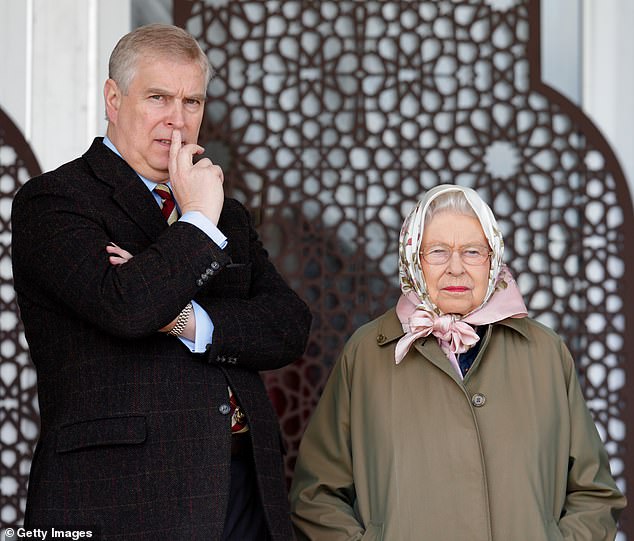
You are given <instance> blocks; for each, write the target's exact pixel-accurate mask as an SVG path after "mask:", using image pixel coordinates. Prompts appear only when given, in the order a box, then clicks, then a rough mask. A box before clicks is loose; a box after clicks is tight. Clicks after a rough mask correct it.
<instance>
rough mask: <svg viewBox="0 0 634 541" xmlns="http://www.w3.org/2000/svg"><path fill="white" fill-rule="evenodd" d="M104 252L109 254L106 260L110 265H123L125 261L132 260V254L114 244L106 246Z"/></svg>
mask: <svg viewBox="0 0 634 541" xmlns="http://www.w3.org/2000/svg"><path fill="white" fill-rule="evenodd" d="M106 252H108V253H109V254H110V257H109V258H108V260H109V261H110V264H111V265H115V266H116V265H123V264H124V263H125V262H126V261H130V259H132V254H131V253H130V252H128V251H127V250H124V249H123V248H121V247H120V246H117V245H116V244H115V243H114V242H111V243H110V244H108V246H106Z"/></svg>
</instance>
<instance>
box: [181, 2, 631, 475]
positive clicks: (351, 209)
mask: <svg viewBox="0 0 634 541" xmlns="http://www.w3.org/2000/svg"><path fill="white" fill-rule="evenodd" d="M174 10H175V11H174V13H175V21H176V24H179V25H181V26H183V27H185V28H186V29H187V30H189V31H190V32H191V33H193V34H194V35H195V36H196V37H197V38H198V39H199V40H200V42H201V44H202V45H203V47H204V49H205V50H206V52H207V54H208V56H209V59H210V60H211V62H212V64H213V65H214V66H215V68H216V69H217V71H218V76H217V77H216V78H215V79H214V80H213V81H212V83H211V85H210V88H209V102H208V106H207V115H206V123H205V125H204V127H203V132H202V140H203V142H204V144H205V145H206V147H207V149H208V151H209V153H210V154H211V156H212V157H214V158H215V159H216V160H217V161H219V162H220V163H221V164H222V165H223V166H224V167H225V170H226V175H225V178H226V186H227V188H228V191H229V192H230V193H231V194H232V195H234V196H236V197H238V198H239V199H241V200H242V201H243V202H245V203H246V204H247V205H248V206H250V207H251V208H254V209H258V210H259V214H260V216H261V220H262V224H261V227H260V231H261V233H262V236H263V239H264V242H265V244H266V246H267V247H268V248H269V249H270V251H271V254H272V256H273V258H274V260H275V262H276V264H277V266H278V267H279V269H280V270H281V271H282V273H283V274H284V275H285V276H286V277H287V279H288V280H289V281H290V283H291V284H292V285H293V286H294V287H295V288H296V290H297V291H298V292H299V293H300V294H301V295H302V296H303V298H304V299H306V300H307V301H308V303H309V304H310V306H311V307H312V310H313V314H314V317H315V322H314V325H313V330H312V336H311V340H310V345H309V347H308V350H307V352H306V355H305V357H304V358H303V359H301V360H300V361H299V362H298V363H297V364H295V365H293V366H290V367H288V368H286V369H284V370H281V371H279V372H277V373H274V374H270V375H266V376H265V377H266V381H267V384H268V386H269V388H270V390H271V394H272V396H273V397H274V399H275V401H276V404H277V405H278V411H279V413H280V417H281V420H282V424H283V427H284V430H285V435H286V437H287V439H288V441H289V444H290V447H291V450H290V453H289V456H288V463H287V465H288V468H289V471H290V470H292V467H293V463H294V459H295V452H296V447H297V445H298V442H299V439H300V436H301V433H302V431H303V427H304V425H305V422H306V420H307V418H308V416H309V415H310V413H311V411H312V409H313V406H314V404H315V402H316V400H317V399H318V395H319V392H320V390H321V388H322V386H323V384H324V382H325V379H326V377H327V375H328V372H329V369H330V367H331V365H332V363H333V361H334V359H335V358H336V355H337V354H338V352H339V351H340V349H341V347H342V346H343V344H344V341H345V340H346V339H347V337H348V336H349V335H350V333H351V332H352V331H353V330H354V329H355V328H356V327H357V326H358V325H360V324H361V323H363V322H365V321H367V320H369V319H370V318H372V317H375V316H376V315H378V314H379V313H381V312H382V311H384V310H385V309H387V308H388V307H389V306H391V305H393V303H394V302H395V300H396V297H397V295H398V282H397V258H396V252H397V234H398V230H399V228H400V225H401V222H402V219H403V217H404V215H405V213H406V212H408V211H409V209H410V208H411V207H412V206H413V204H414V202H415V200H416V199H417V197H418V196H419V194H420V193H421V192H423V191H424V190H426V189H428V188H431V187H432V186H434V185H436V184H438V183H440V182H449V183H456V184H461V185H466V186H471V187H474V188H476V189H477V190H478V191H479V193H481V194H482V195H483V197H484V198H485V199H486V200H487V201H488V202H489V203H490V204H491V206H492V207H493V209H494V212H495V214H496V215H497V217H498V218H499V221H500V223H501V226H502V227H503V230H504V233H505V238H506V241H507V242H506V243H507V261H509V262H510V265H511V267H512V269H513V270H514V272H515V274H516V276H517V278H518V281H519V284H520V287H521V290H522V292H523V294H524V295H525V297H526V300H527V304H528V306H529V309H530V312H531V315H532V316H534V317H536V318H537V319H539V320H541V321H542V322H544V323H546V324H548V325H550V326H551V327H553V328H554V329H556V330H557V331H558V332H559V333H560V334H562V335H563V336H564V337H565V339H566V341H567V343H568V344H569V346H570V348H571V350H572V352H573V354H574V356H575V359H576V362H577V364H578V368H579V372H580V373H581V376H582V380H583V384H584V387H585V393H586V397H587V399H588V403H589V406H590V408H591V409H592V412H593V414H594V416H595V419H596V421H597V425H598V427H599V430H600V432H601V435H602V436H603V438H604V440H605V441H606V444H607V447H608V450H609V453H610V456H611V460H612V467H613V470H614V473H615V474H616V476H617V477H618V478H619V483H620V484H621V486H624V482H625V479H624V462H625V457H624V442H625V438H626V431H625V423H624V415H625V412H624V397H623V385H624V383H625V372H624V370H625V351H626V341H627V340H628V339H627V337H626V336H625V319H626V312H627V311H628V308H627V302H626V297H625V284H624V271H625V261H626V259H627V260H628V261H629V262H631V259H632V250H631V248H628V246H627V245H626V244H625V230H626V228H627V226H629V227H630V228H631V227H632V209H631V202H630V201H631V200H630V196H629V193H628V190H627V188H626V185H625V180H624V178H623V174H622V171H621V169H620V168H619V165H618V163H617V162H616V160H615V159H614V156H613V154H612V152H611V151H610V149H609V147H608V146H607V144H606V143H605V141H604V139H603V138H602V137H601V135H600V134H599V133H598V131H597V130H596V129H595V128H594V126H593V125H592V124H591V122H590V121H589V120H588V119H587V118H586V117H584V115H583V114H582V112H581V111H580V110H578V109H576V108H575V107H573V106H572V105H571V104H570V103H569V102H567V101H566V100H565V99H564V98H562V97H561V96H559V95H557V94H556V93H555V92H554V91H552V90H551V89H548V88H547V87H545V86H544V85H542V84H541V83H540V80H539V2H535V1H529V0H482V1H476V0H468V1H467V0H465V1H462V2H461V1H457V0H435V1H418V2H416V1H400V2H399V1H388V0H384V1H372V0H365V1H363V2H357V1H351V0H347V1H346V0H337V1H308V0H306V1H295V0H288V1H283V0H280V1H266V2H259V1H258V2H255V1H240V2H232V1H231V2H230V1H227V0H208V1H206V2H205V1H186V2H185V1H182V2H179V1H176V2H175V4H174ZM629 313H630V314H631V309H629Z"/></svg>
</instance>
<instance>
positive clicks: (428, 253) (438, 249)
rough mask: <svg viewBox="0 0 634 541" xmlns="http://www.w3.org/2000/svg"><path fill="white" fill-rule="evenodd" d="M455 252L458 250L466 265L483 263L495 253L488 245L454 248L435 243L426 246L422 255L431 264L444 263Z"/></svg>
mask: <svg viewBox="0 0 634 541" xmlns="http://www.w3.org/2000/svg"><path fill="white" fill-rule="evenodd" d="M454 252H458V254H459V255H460V259H461V260H462V262H463V263H464V264H465V265H483V264H484V263H485V262H486V261H487V260H488V259H489V257H490V256H491V255H492V254H493V252H492V251H491V250H490V249H489V247H488V246H481V245H474V246H461V247H460V248H457V249H455V250H454V249H453V248H451V247H450V246H447V245H446V244H433V245H431V246H427V247H424V248H423V249H422V250H421V252H420V255H421V256H422V258H423V259H424V260H425V261H426V262H427V263H429V264H430V265H444V264H445V263H447V261H449V258H450V257H451V255H452V254H453V253H454Z"/></svg>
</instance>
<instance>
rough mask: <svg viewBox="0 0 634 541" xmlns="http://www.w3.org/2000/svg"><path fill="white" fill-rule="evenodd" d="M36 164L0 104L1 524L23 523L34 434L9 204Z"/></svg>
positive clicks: (31, 376)
mask: <svg viewBox="0 0 634 541" xmlns="http://www.w3.org/2000/svg"><path fill="white" fill-rule="evenodd" d="M39 172H40V171H39V167H38V165H37V162H36V161H35V158H34V157H33V153H32V152H31V149H30V148H29V146H28V144H27V143H26V142H25V140H24V138H23V137H22V135H21V134H20V132H19V131H18V129H17V128H16V127H15V126H14V124H13V122H12V121H11V119H9V117H7V116H6V115H5V114H4V113H3V112H2V110H1V109H0V356H1V358H2V363H1V364H0V524H19V523H21V522H22V516H23V514H24V506H25V502H26V489H27V483H28V475H29V469H30V467H31V457H32V456H33V448H34V446H35V442H36V441H37V436H38V433H39V415H38V406H37V391H36V377H35V369H34V368H33V365H32V364H31V361H30V359H29V355H28V351H27V345H26V340H25V339H24V330H23V329H22V323H21V322H20V321H19V317H18V305H17V302H16V296H15V291H14V290H13V274H12V271H11V256H10V246H11V225H10V221H11V204H12V202H13V196H14V195H15V192H16V191H17V189H18V188H19V187H20V186H21V185H22V184H24V183H25V182H26V181H27V180H28V179H29V178H30V177H32V176H34V175H36V174H38V173H39Z"/></svg>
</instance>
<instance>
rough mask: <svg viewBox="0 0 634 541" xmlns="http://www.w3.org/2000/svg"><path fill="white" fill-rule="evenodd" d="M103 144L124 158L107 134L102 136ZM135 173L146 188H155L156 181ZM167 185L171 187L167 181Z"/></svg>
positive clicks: (152, 189)
mask: <svg viewBox="0 0 634 541" xmlns="http://www.w3.org/2000/svg"><path fill="white" fill-rule="evenodd" d="M103 144H104V145H106V146H107V147H108V148H109V149H110V150H112V152H114V153H115V154H116V155H117V156H119V158H121V159H122V160H123V159H124V158H123V156H121V153H120V152H119V151H118V150H117V147H115V146H114V143H113V142H112V141H111V140H110V139H109V138H108V136H107V135H106V136H105V137H104V138H103ZM135 173H136V174H137V175H138V177H139V178H140V179H141V180H142V181H143V184H145V185H146V186H147V189H148V190H150V191H151V192H152V191H154V188H156V185H157V184H158V182H154V181H152V180H150V179H147V178H145V177H144V176H143V175H141V174H139V173H138V171H135ZM167 185H168V186H169V187H170V189H171V188H172V187H171V186H170V183H169V182H168V183H167Z"/></svg>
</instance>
